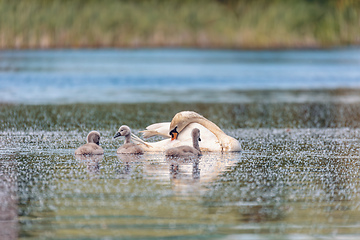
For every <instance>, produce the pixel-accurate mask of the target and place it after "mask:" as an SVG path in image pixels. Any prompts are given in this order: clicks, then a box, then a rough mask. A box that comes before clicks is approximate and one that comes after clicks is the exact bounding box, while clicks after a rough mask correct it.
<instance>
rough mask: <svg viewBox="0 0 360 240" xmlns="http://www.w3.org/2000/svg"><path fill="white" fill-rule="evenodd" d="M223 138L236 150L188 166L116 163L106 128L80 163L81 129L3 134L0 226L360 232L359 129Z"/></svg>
mask: <svg viewBox="0 0 360 240" xmlns="http://www.w3.org/2000/svg"><path fill="white" fill-rule="evenodd" d="M227 132H228V133H229V134H231V135H232V136H235V137H236V138H238V139H241V142H242V145H243V148H244V149H245V151H244V152H243V153H224V154H221V153H205V154H204V155H203V156H202V157H201V158H200V159H199V160H193V161H185V162H184V161H178V162H171V161H169V160H167V159H166V158H165V157H164V155H163V154H161V153H147V154H145V155H144V156H141V157H126V156H117V155H116V154H115V152H116V148H117V146H118V145H119V144H121V141H119V140H113V139H112V136H113V131H103V132H101V134H102V140H101V145H102V146H103V148H104V149H105V155H104V156H103V157H99V158H84V159H82V158H76V157H75V156H74V155H73V152H74V150H75V149H76V147H78V146H79V145H80V144H82V143H83V142H84V138H85V136H86V132H78V131H47V132H38V131H35V132H31V131H30V132H9V131H5V132H1V135H0V137H1V143H2V144H1V146H0V151H1V162H0V163H1V176H7V181H3V182H2V185H3V186H7V188H1V189H2V191H3V192H2V196H4V195H5V196H6V194H7V195H12V196H15V198H9V199H8V200H7V202H6V203H7V204H8V205H11V204H13V205H12V206H13V207H14V202H16V203H17V204H16V209H17V212H18V217H17V221H8V222H7V221H4V222H7V223H8V226H10V228H9V227H8V228H7V229H11V228H13V229H18V231H17V232H16V231H14V233H13V234H18V236H19V238H20V239H104V238H106V239H324V238H325V239H326V238H331V239H344V238H345V239H358V238H359V237H360V222H359V219H360V205H359V202H360V196H359V191H360V182H359V176H360V172H359V169H360V168H359V167H360V166H359V150H360V143H359V141H358V139H357V137H358V136H359V134H360V132H359V130H358V129H347V128H334V129H315V128H313V129H272V130H271V129H237V130H232V131H227ZM135 133H137V130H135ZM4 143H5V144H4ZM14 173H16V174H15V175H13V174H14ZM9 176H13V177H9ZM15 186H16V189H17V191H16V194H14V192H13V190H11V189H13V188H14V187H15ZM4 189H8V190H7V191H5V190H4ZM2 204H4V202H2ZM4 222H2V223H1V224H3V223H4ZM9 223H10V224H9Z"/></svg>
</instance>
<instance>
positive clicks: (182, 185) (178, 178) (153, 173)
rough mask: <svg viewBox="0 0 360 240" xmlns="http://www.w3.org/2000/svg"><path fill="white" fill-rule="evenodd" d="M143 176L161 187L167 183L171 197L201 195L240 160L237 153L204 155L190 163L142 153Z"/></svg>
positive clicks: (179, 159)
mask: <svg viewBox="0 0 360 240" xmlns="http://www.w3.org/2000/svg"><path fill="white" fill-rule="evenodd" d="M144 158H146V159H148V161H147V163H145V164H144V170H143V171H144V173H145V175H146V176H147V177H148V178H150V179H154V178H155V179H157V180H158V181H159V182H161V183H163V184H168V183H169V182H170V184H171V187H172V189H173V191H174V193H175V195H191V194H194V193H195V194H196V195H198V194H201V193H202V192H203V191H205V190H206V185H207V184H208V183H210V182H212V181H215V180H216V179H217V178H219V176H221V175H222V174H223V173H225V172H227V171H229V170H230V169H231V167H232V166H234V165H235V164H236V163H238V162H239V161H240V159H241V153H214V152H212V153H208V152H205V153H204V154H203V155H202V156H201V157H196V158H193V159H189V158H188V159H184V158H169V157H166V158H164V156H163V155H162V154H154V153H146V154H145V155H144Z"/></svg>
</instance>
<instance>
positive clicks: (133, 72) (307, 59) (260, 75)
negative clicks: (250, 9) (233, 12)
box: [0, 48, 360, 104]
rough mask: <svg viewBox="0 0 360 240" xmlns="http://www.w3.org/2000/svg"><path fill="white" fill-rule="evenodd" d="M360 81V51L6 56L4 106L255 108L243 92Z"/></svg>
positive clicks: (0, 55) (1, 83) (1, 65)
mask: <svg viewBox="0 0 360 240" xmlns="http://www.w3.org/2000/svg"><path fill="white" fill-rule="evenodd" d="M359 79H360V49H359V48H345V49H334V50H308V51H231V50H195V49H183V50H178V49H168V50H164V49H153V50H152V49H140V50H115V49H109V50H44V51H38V50H37V51H0V101H1V102H13V103H26V104H28V103H33V104H44V103H74V102H83V103H89V102H92V103H99V102H102V103H106V102H116V103H121V102H168V101H180V102H239V101H241V102H244V101H250V102H252V101H254V98H255V100H256V99H258V98H257V97H254V96H249V95H247V94H244V92H241V93H239V92H238V91H246V90H279V89H280V90H281V89H284V90H297V89H305V90H311V89H335V88H357V89H359V88H360V80H359ZM270 97H271V98H270ZM270 97H269V96H267V97H266V98H265V99H266V100H265V101H269V100H275V101H289V100H290V101H299V100H300V101H305V100H309V99H315V100H317V101H319V100H323V96H322V95H321V96H320V97H318V94H312V95H310V96H307V97H306V99H301V98H299V96H296V97H294V96H292V95H291V94H286V93H282V94H280V96H279V94H275V95H271V96H270ZM356 98H357V100H358V101H359V99H358V98H359V97H358V96H357V97H356ZM326 100H328V99H326Z"/></svg>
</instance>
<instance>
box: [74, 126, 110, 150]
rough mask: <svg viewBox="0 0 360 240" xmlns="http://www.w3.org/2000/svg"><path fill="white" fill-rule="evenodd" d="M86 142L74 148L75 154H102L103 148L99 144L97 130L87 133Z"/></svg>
mask: <svg viewBox="0 0 360 240" xmlns="http://www.w3.org/2000/svg"><path fill="white" fill-rule="evenodd" d="M86 140H87V143H86V144H84V145H82V146H81V147H79V148H78V149H76V151H75V155H101V154H104V150H103V149H102V147H100V146H99V142H100V133H99V132H97V131H91V132H90V133H89V134H88V135H87V138H86Z"/></svg>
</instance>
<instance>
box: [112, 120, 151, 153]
mask: <svg viewBox="0 0 360 240" xmlns="http://www.w3.org/2000/svg"><path fill="white" fill-rule="evenodd" d="M120 136H125V142H124V145H122V146H120V147H119V148H118V150H117V151H116V153H118V154H144V150H143V149H142V148H141V147H140V146H139V145H137V144H135V143H133V142H131V129H130V128H129V127H128V126H126V125H122V126H121V127H120V128H119V131H118V132H117V133H116V134H115V136H114V138H117V137H120Z"/></svg>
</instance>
